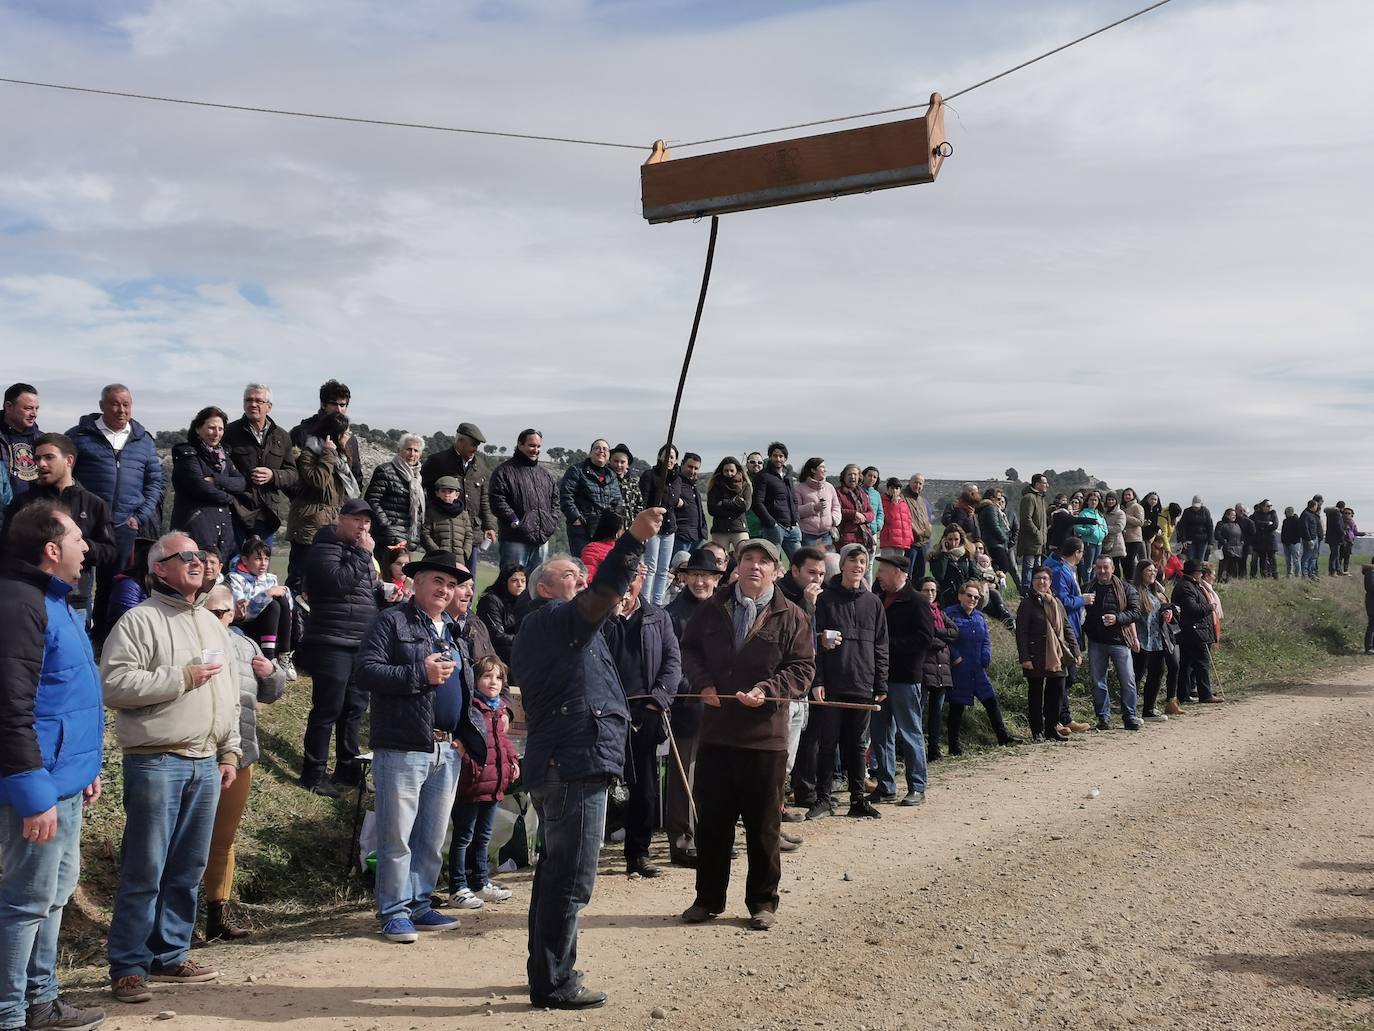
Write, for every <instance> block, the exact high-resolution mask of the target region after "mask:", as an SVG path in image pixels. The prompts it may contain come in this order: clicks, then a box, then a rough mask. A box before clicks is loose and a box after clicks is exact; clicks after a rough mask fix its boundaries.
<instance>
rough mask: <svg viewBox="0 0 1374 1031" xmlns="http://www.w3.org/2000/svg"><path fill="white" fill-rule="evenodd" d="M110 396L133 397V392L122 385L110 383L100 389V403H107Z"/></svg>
mask: <svg viewBox="0 0 1374 1031" xmlns="http://www.w3.org/2000/svg"><path fill="white" fill-rule="evenodd" d="M111 394H128V395H129V396H130V397H133V396H134V392H133V391H132V390H130V389H129V388H128V387H126V386H125V385H124V384H123V383H111V384H109V385H107V386H104V387H101V388H100V403H101V404H104V403H105V402H106V401H108V400H109V399H110V395H111Z"/></svg>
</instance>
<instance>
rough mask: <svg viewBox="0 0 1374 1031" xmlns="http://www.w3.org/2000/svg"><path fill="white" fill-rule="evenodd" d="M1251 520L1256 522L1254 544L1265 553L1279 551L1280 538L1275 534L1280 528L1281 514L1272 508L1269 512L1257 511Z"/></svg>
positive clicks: (1255, 547) (1257, 549)
mask: <svg viewBox="0 0 1374 1031" xmlns="http://www.w3.org/2000/svg"><path fill="white" fill-rule="evenodd" d="M1250 521H1251V522H1252V523H1254V524H1255V533H1254V536H1253V538H1252V546H1253V547H1254V549H1255V550H1256V551H1258V552H1259V553H1260V554H1263V555H1269V554H1273V553H1274V552H1275V551H1278V539H1277V538H1276V537H1275V536H1274V535H1275V534H1276V533H1278V529H1279V514H1278V513H1277V512H1275V511H1274V510H1273V509H1272V508H1271V509H1270V510H1269V511H1267V512H1256V513H1255V514H1254V515H1253V516H1251V518H1250Z"/></svg>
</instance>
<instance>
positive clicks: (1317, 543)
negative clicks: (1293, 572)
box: [1302, 538, 1322, 576]
mask: <svg viewBox="0 0 1374 1031" xmlns="http://www.w3.org/2000/svg"><path fill="white" fill-rule="evenodd" d="M1321 551H1322V542H1321V539H1320V538H1317V539H1315V540H1310V541H1303V542H1302V575H1303V576H1316V575H1317V557H1318V556H1319V555H1320V554H1321Z"/></svg>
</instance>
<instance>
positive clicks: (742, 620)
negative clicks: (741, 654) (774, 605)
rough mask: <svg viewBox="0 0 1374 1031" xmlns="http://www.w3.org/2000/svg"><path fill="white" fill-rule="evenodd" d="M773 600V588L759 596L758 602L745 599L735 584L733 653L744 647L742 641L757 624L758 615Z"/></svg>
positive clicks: (770, 587)
mask: <svg viewBox="0 0 1374 1031" xmlns="http://www.w3.org/2000/svg"><path fill="white" fill-rule="evenodd" d="M772 600H773V588H772V586H771V585H770V586H769V588H768V589H767V590H766V591H764V592H763V594H761V595H759V597H758V600H755V599H753V598H747V597H745V595H744V592H743V591H741V590H740V589H739V584H735V611H734V615H733V620H734V628H735V651H739V650H740V648H741V647H742V646H743V645H744V639H745V638H746V637H748V636H749V631H750V630H752V629H754V624H755V623H756V622H758V618H759V614H760V613H762V612H763V610H764V609H766V608H767V607H768V603H769V602H771V601H772Z"/></svg>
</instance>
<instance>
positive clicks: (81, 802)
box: [0, 501, 105, 1031]
mask: <svg viewBox="0 0 1374 1031" xmlns="http://www.w3.org/2000/svg"><path fill="white" fill-rule="evenodd" d="M85 557H86V542H85V541H84V540H82V537H81V530H80V529H79V528H78V527H77V525H76V523H75V522H74V521H73V520H72V518H71V517H70V516H69V515H67V513H66V512H65V511H64V510H63V508H62V506H61V505H59V504H57V503H55V502H52V501H40V502H36V503H34V504H31V505H29V506H27V507H26V508H24V509H23V510H22V511H20V512H18V513H16V514H15V516H14V517H13V519H12V520H11V521H10V526H9V535H8V540H7V552H6V560H7V567H6V570H5V574H4V576H3V578H2V579H0V626H3V627H4V628H5V632H4V634H3V635H0V855H3V856H4V871H3V873H2V874H0V1028H15V1029H18V1028H28V1029H30V1031H37V1029H40V1028H42V1029H54V1028H66V1029H69V1031H70V1029H75V1031H81V1029H83V1028H84V1029H89V1028H94V1027H96V1026H98V1025H99V1024H101V1023H102V1022H103V1021H104V1019H105V1014H104V1013H103V1012H101V1011H100V1010H98V1009H85V1010H83V1009H77V1008H76V1007H74V1006H72V1005H70V1004H69V1003H67V1002H66V1001H65V1000H64V999H62V998H60V997H59V995H58V985H57V938H58V932H59V931H60V930H61V926H62V909H63V907H64V906H65V905H66V904H67V901H68V899H70V898H71V896H72V892H73V890H74V889H75V888H76V877H77V870H78V869H79V867H80V862H81V859H80V848H81V811H82V809H83V808H84V807H85V806H88V805H91V804H92V803H94V802H95V800H96V799H97V798H99V797H100V760H101V746H102V741H103V737H104V732H105V715H104V708H103V705H102V702H101V693H100V675H99V673H98V671H97V670H96V666H95V657H94V656H93V655H92V653H91V645H90V641H89V640H88V639H87V637H86V632H85V628H84V626H83V622H82V619H81V617H80V616H79V615H78V614H77V613H75V612H74V611H73V610H72V608H71V607H70V606H69V605H68V604H67V597H68V595H69V594H70V593H71V590H72V588H73V587H74V586H75V584H76V582H77V581H78V580H79V579H80V578H81V565H82V562H83V560H84V559H85Z"/></svg>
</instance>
